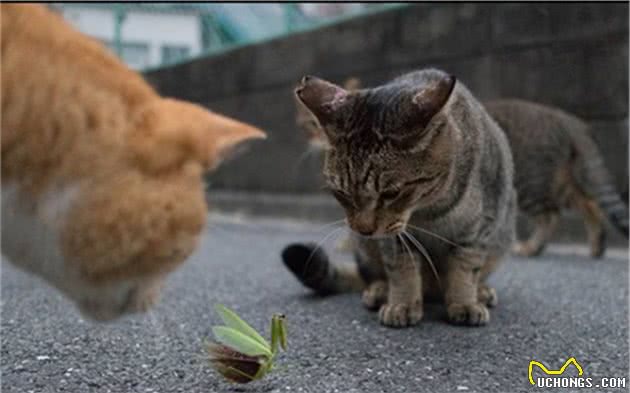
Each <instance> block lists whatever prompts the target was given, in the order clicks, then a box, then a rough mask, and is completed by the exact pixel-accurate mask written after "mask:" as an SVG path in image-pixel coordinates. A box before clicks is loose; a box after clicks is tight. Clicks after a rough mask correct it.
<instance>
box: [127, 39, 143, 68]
mask: <svg viewBox="0 0 630 393" xmlns="http://www.w3.org/2000/svg"><path fill="white" fill-rule="evenodd" d="M120 57H122V59H123V61H124V62H125V63H127V64H128V65H129V66H130V67H131V68H135V69H142V68H145V67H147V66H148V65H149V45H148V44H142V43H130V42H123V43H122V45H121V54H120Z"/></svg>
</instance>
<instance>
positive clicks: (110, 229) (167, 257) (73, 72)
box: [0, 4, 264, 319]
mask: <svg viewBox="0 0 630 393" xmlns="http://www.w3.org/2000/svg"><path fill="white" fill-rule="evenodd" d="M0 7H1V13H2V38H1V39H2V46H1V56H2V59H1V61H2V252H3V254H4V255H5V256H6V257H7V258H8V259H9V260H10V261H12V262H13V263H15V264H16V265H18V266H20V267H22V268H23V269H25V270H27V271H30V272H32V273H35V274H37V275H39V276H41V277H43V278H44V279H45V280H46V281H48V282H49V283H50V284H52V285H54V286H55V287H57V288H58V289H60V290H61V291H63V292H64V293H65V294H66V295H67V296H69V297H70V298H72V299H73V300H74V301H75V302H76V303H77V305H78V306H79V308H80V309H81V310H82V311H83V312H84V313H86V314H88V315H89V316H91V317H93V318H96V319H111V318H114V317H117V316H119V315H122V314H124V313H129V312H136V311H142V310H145V309H146V308H147V307H149V306H151V305H152V304H153V303H154V302H155V300H156V295H157V293H158V291H159V287H160V285H161V282H162V280H163V278H164V276H165V275H166V274H167V273H168V272H170V271H172V270H173V269H174V268H175V267H177V266H178V265H179V264H181V263H182V262H183V261H184V260H185V259H186V257H187V256H188V255H190V253H191V252H192V251H193V250H194V248H195V245H196V243H197V240H198V238H199V235H200V233H201V231H202V230H203V228H204V226H205V221H206V214H207V206H206V204H205V200H204V184H203V178H202V175H203V173H204V172H205V171H207V170H210V169H213V168H215V167H216V166H217V165H218V164H219V163H220V161H221V159H222V158H223V157H224V155H225V154H226V153H227V152H228V151H229V150H230V149H231V148H232V147H234V146H236V145H237V144H239V143H240V142H242V141H244V140H247V139H250V138H262V137H264V134H263V133H262V132H261V131H260V130H258V129H256V128H254V127H251V126H249V125H246V124H243V123H239V122H237V121H235V120H232V119H229V118H227V117H223V116H220V115H217V114H213V113H211V112H209V111H208V110H206V109H204V108H202V107H201V106H198V105H194V104H191V103H187V102H183V101H177V100H173V99H165V98H161V97H160V96H159V95H158V94H157V93H156V92H155V91H154V90H153V89H152V88H151V87H150V86H149V85H148V84H147V83H146V82H145V81H144V80H143V79H142V77H141V76H140V75H138V74H137V73H135V72H133V71H131V70H130V69H128V68H127V67H126V66H125V65H123V64H122V63H121V62H120V61H119V60H118V59H117V58H116V57H115V56H113V55H112V54H110V53H109V52H108V51H107V50H106V49H105V48H103V47H102V46H101V44H100V43H98V42H97V41H95V40H92V39H90V38H88V37H86V36H84V35H83V34H81V33H79V32H77V31H75V30H74V29H73V28H71V27H70V26H69V25H68V24H66V23H65V22H64V21H63V20H62V18H61V17H59V16H58V15H56V14H55V13H53V12H52V11H50V10H48V9H47V8H45V7H43V6H39V5H16V4H2V5H1V6H0Z"/></svg>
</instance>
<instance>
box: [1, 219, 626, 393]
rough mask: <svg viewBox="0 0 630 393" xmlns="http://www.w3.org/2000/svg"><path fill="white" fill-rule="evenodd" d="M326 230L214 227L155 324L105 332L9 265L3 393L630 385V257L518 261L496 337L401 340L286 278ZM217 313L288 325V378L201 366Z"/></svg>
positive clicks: (503, 284) (439, 333) (509, 270)
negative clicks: (548, 379) (569, 382)
mask: <svg viewBox="0 0 630 393" xmlns="http://www.w3.org/2000/svg"><path fill="white" fill-rule="evenodd" d="M216 221H218V222H216ZM318 228H320V227H319V226H313V225H306V224H300V223H289V222H280V221H261V220H259V221H254V222H245V221H233V220H229V219H226V218H225V217H224V218H219V219H218V220H215V224H214V225H213V226H211V227H210V229H209V231H208V233H207V235H206V237H205V238H204V241H203V242H202V244H201V246H200V248H199V250H198V252H197V253H196V254H195V255H194V256H193V257H192V258H191V259H190V260H189V261H188V262H187V263H186V264H185V265H184V266H183V267H182V268H181V269H180V270H178V271H177V272H176V273H175V274H173V275H172V276H171V277H170V279H169V281H168V285H167V287H166V288H165V291H164V293H163V298H162V301H161V302H160V304H159V305H158V306H157V307H156V308H155V309H154V311H153V312H152V313H150V314H148V315H145V316H141V317H131V318H127V319H124V320H120V321H118V322H116V323H111V324H105V325H99V324H94V323H91V322H89V321H86V320H84V319H83V318H81V316H80V315H79V314H78V313H77V312H76V310H75V309H74V307H73V306H72V305H71V304H70V303H69V302H68V301H67V300H65V299H64V298H63V297H62V296H60V295H59V294H58V293H56V292H55V291H53V290H52V289H50V288H48V287H47V286H45V285H43V284H42V283H41V282H40V281H39V280H37V279H35V278H33V277H31V276H29V275H26V274H24V273H22V272H20V271H17V270H15V269H14V268H13V267H12V266H11V265H9V264H8V263H6V262H3V264H2V298H1V299H2V322H1V327H2V332H1V333H2V334H1V337H2V348H1V371H2V378H1V382H2V392H5V393H9V392H20V393H27V392H73V393H74V392H76V393H84V392H117V393H118V392H121V393H126V392H204V393H205V392H289V391H290V392H342V393H346V392H388V393H393V392H414V393H415V392H453V391H454V392H533V391H542V390H543V389H539V388H536V387H534V386H531V385H530V384H529V382H528V378H527V369H528V365H529V362H530V360H532V359H534V360H537V361H540V362H542V363H544V364H545V365H547V366H548V367H549V368H550V369H552V368H559V367H560V366H562V364H563V363H564V362H565V360H567V358H569V357H571V356H573V357H575V358H576V359H577V360H578V362H579V363H580V364H581V365H582V367H583V369H584V376H585V377H593V378H595V380H596V381H599V379H598V378H599V377H627V375H628V255H627V252H626V250H610V252H609V256H608V257H607V258H605V259H603V260H597V261H594V260H591V259H590V258H588V257H586V256H584V255H586V249H585V248H579V249H575V248H572V247H552V248H551V249H550V250H548V252H547V253H546V254H545V256H544V257H543V258H540V259H530V260H525V259H519V258H511V259H509V260H507V261H506V262H505V263H504V264H503V266H502V268H501V269H500V271H498V272H497V273H496V274H495V275H494V276H493V277H492V279H491V283H492V284H494V286H495V287H496V288H497V291H498V294H499V302H500V304H499V306H498V308H496V309H495V310H494V311H493V312H492V320H491V322H490V325H489V326H486V327H482V328H466V327H456V326H451V325H448V324H447V323H446V322H445V321H444V317H445V315H444V314H445V312H444V310H443V308H442V307H441V306H439V305H429V306H427V307H426V309H425V319H424V320H423V322H421V324H420V325H419V326H416V327H414V328H410V329H404V330H394V329H388V328H384V327H381V326H379V324H378V322H377V320H376V314H374V313H371V312H368V311H366V310H365V309H363V308H362V306H361V305H360V299H359V296H358V295H357V294H347V295H340V296H334V297H328V298H317V297H314V296H311V295H309V294H308V292H307V291H306V290H305V289H304V288H302V287H301V286H300V284H298V282H297V281H296V280H295V279H294V278H293V277H292V276H291V275H290V274H289V273H288V272H287V271H285V269H284V266H283V265H282V263H281V261H280V258H279V253H280V250H281V249H282V247H283V246H284V245H285V244H287V243H288V242H292V241H299V240H318V239H321V238H322V237H323V236H324V235H325V234H326V231H322V230H318ZM7 230H8V229H7ZM333 247H334V241H330V242H328V243H327V245H326V248H328V249H331V248H333ZM216 302H221V303H224V304H226V305H228V306H230V307H232V308H234V309H236V310H237V311H238V312H239V313H240V314H241V315H242V316H243V317H244V318H245V319H247V320H249V321H250V322H251V323H252V324H253V325H254V326H255V327H257V328H259V329H263V330H264V331H265V332H266V334H267V332H268V328H267V324H268V319H269V317H270V315H271V314H272V313H274V312H283V313H285V314H286V315H287V317H288V323H289V330H290V331H289V346H290V348H289V352H287V353H286V354H283V355H282V356H281V357H280V359H279V364H280V365H281V369H280V370H278V371H277V372H276V373H274V374H271V375H270V376H269V378H266V379H264V380H262V381H259V382H255V383H252V384H249V385H247V386H236V385H230V384H227V383H225V382H223V381H222V380H221V378H219V377H218V376H217V375H216V374H215V373H214V372H213V371H212V370H211V369H210V368H209V367H208V366H207V364H206V362H205V360H204V356H203V349H202V340H203V339H204V338H207V337H210V334H211V333H210V329H211V326H212V325H213V324H216V323H217V322H218V317H217V316H216V315H214V312H213V310H212V305H213V304H214V303H216ZM569 372H570V373H571V375H575V373H576V371H575V370H572V371H569ZM628 383H630V380H628V381H627V382H626V384H628ZM604 390H605V389H601V388H600V389H593V390H591V391H604ZM626 390H627V389H626ZM562 391H570V389H564V390H562ZM610 391H625V390H624V389H618V390H610Z"/></svg>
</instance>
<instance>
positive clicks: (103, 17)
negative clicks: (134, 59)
mask: <svg viewBox="0 0 630 393" xmlns="http://www.w3.org/2000/svg"><path fill="white" fill-rule="evenodd" d="M61 11H62V14H63V16H64V18H66V19H67V20H68V21H69V22H70V23H71V24H72V25H73V26H75V27H76V28H77V29H78V30H80V31H82V32H83V33H85V34H87V35H89V36H92V37H95V38H97V39H99V40H102V41H106V42H110V43H111V42H113V41H114V36H115V13H114V11H113V10H111V9H98V8H90V7H85V8H81V7H80V6H76V5H67V4H66V5H64V6H63V8H62V9H61ZM121 41H122V42H123V43H126V44H147V45H148V49H149V54H148V60H147V62H146V64H130V65H131V66H132V67H134V68H144V67H147V66H157V65H160V64H161V63H162V47H163V46H164V45H171V46H186V47H188V48H189V54H190V55H191V56H194V55H197V54H199V53H200V52H201V26H200V20H199V17H198V15H197V14H195V13H190V14H170V13H158V12H146V11H138V10H128V11H126V12H125V18H124V20H123V23H122V28H121Z"/></svg>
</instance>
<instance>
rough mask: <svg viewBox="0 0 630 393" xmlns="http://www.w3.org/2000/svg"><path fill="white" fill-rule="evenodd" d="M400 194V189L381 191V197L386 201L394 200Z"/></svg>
mask: <svg viewBox="0 0 630 393" xmlns="http://www.w3.org/2000/svg"><path fill="white" fill-rule="evenodd" d="M398 195H400V190H387V191H383V192H382V193H381V198H383V200H385V201H393V200H394V199H396V198H398Z"/></svg>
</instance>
